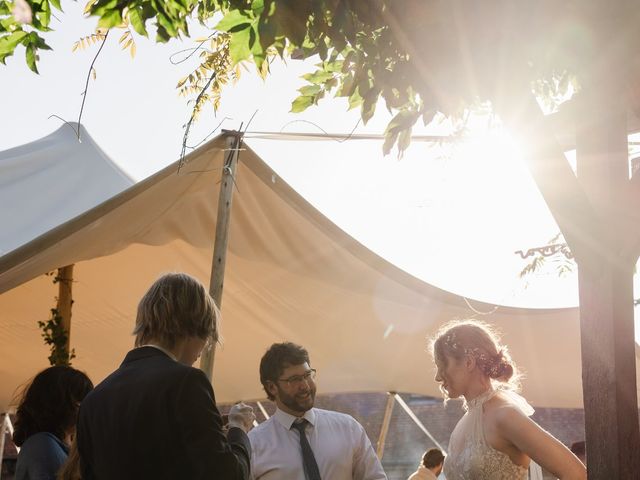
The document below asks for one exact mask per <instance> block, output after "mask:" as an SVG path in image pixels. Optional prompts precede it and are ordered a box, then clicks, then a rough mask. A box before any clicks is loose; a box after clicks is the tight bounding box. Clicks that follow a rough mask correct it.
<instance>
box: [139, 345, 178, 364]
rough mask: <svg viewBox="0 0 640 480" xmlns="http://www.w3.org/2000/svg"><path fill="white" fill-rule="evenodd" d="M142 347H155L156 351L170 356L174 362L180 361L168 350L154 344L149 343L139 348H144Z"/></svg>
mask: <svg viewBox="0 0 640 480" xmlns="http://www.w3.org/2000/svg"><path fill="white" fill-rule="evenodd" d="M142 347H153V348H156V349H158V350H160V351H161V352H162V353H164V354H165V355H166V356H168V357H169V358H170V359H171V360H173V361H174V362H177V361H178V359H177V358H176V356H175V355H174V354H173V353H171V352H170V351H169V350H167V349H166V348H162V347H161V346H160V345H154V344H153V343H147V344H145V345H140V346H139V347H138V348H142Z"/></svg>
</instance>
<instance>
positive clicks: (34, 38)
mask: <svg viewBox="0 0 640 480" xmlns="http://www.w3.org/2000/svg"><path fill="white" fill-rule="evenodd" d="M17 3H18V2H14V1H10V0H0V63H2V64H4V65H6V60H7V58H8V57H10V56H12V55H13V53H14V52H15V49H16V48H17V47H18V45H22V46H24V47H25V59H26V62H27V66H28V67H29V68H30V69H31V70H32V71H34V72H35V73H38V67H37V62H38V58H39V53H38V52H39V50H51V47H49V45H47V43H46V42H45V41H44V38H43V37H42V36H41V35H40V33H44V32H48V31H50V30H51V29H50V27H49V23H50V22H51V10H52V8H56V9H58V10H61V8H60V1H59V0H39V1H32V2H28V8H30V10H31V11H30V17H31V18H30V21H31V23H29V24H26V23H23V22H22V21H20V20H19V19H17V18H16V16H15V15H14V13H13V12H14V8H16V5H15V4H17Z"/></svg>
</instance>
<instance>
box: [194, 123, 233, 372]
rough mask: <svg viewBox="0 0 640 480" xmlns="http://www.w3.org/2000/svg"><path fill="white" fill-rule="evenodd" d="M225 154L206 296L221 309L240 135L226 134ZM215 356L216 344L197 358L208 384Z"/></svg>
mask: <svg viewBox="0 0 640 480" xmlns="http://www.w3.org/2000/svg"><path fill="white" fill-rule="evenodd" d="M226 141H227V154H226V156H225V160H224V166H223V168H222V179H221V182H220V194H219V197H218V216H217V220H216V236H215V243H214V247H213V261H212V263H211V278H210V281H209V293H210V294H211V296H212V297H213V299H214V300H215V302H216V305H217V306H218V308H222V289H223V286H224V267H225V263H226V259H227V243H228V240H229V221H230V220H231V202H232V200H233V188H234V184H235V175H236V167H237V164H238V153H239V151H240V145H241V144H242V134H241V133H239V132H228V136H227V138H226ZM214 356H215V344H214V345H212V346H211V348H210V349H208V350H205V351H204V352H203V353H202V356H201V357H200V369H201V370H202V371H203V372H204V373H205V374H206V375H207V378H209V381H211V377H212V374H213V360H214Z"/></svg>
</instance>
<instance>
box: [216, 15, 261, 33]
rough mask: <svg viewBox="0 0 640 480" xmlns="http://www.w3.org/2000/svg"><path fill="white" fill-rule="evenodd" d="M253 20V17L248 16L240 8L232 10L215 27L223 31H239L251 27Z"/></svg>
mask: <svg viewBox="0 0 640 480" xmlns="http://www.w3.org/2000/svg"><path fill="white" fill-rule="evenodd" d="M251 22H252V18H251V17H247V16H246V15H245V14H244V13H243V12H241V11H240V10H231V11H230V12H229V13H227V14H226V15H225V16H224V18H223V19H222V20H220V21H219V22H218V24H217V25H216V26H215V27H214V28H215V29H216V30H219V31H221V32H231V31H239V30H244V29H246V28H249V26H250V25H251Z"/></svg>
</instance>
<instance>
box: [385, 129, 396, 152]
mask: <svg viewBox="0 0 640 480" xmlns="http://www.w3.org/2000/svg"><path fill="white" fill-rule="evenodd" d="M398 134H399V132H398V131H396V130H392V131H389V130H387V131H386V132H385V134H384V143H383V144H382V153H383V154H384V155H389V153H390V152H391V149H392V148H393V146H394V145H395V143H396V140H397V139H398Z"/></svg>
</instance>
